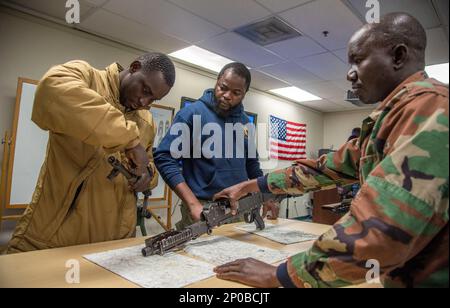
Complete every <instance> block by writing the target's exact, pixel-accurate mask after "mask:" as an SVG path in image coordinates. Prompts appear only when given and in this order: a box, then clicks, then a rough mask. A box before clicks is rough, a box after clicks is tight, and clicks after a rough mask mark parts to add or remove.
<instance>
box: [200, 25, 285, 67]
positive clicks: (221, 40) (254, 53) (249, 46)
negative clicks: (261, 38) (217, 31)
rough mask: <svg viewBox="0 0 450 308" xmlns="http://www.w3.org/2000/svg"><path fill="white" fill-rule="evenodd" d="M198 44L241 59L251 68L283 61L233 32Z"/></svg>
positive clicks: (237, 59)
mask: <svg viewBox="0 0 450 308" xmlns="http://www.w3.org/2000/svg"><path fill="white" fill-rule="evenodd" d="M198 46H199V47H202V48H204V49H206V50H209V51H211V52H215V53H217V54H219V55H221V56H224V57H226V58H229V59H232V60H235V61H240V62H242V63H244V64H245V65H248V66H250V67H251V68H258V67H261V66H264V65H271V64H275V63H280V62H282V61H283V60H282V59H281V58H280V57H278V56H276V55H274V54H273V53H271V52H269V51H267V50H265V49H263V48H262V47H260V46H258V45H256V44H255V43H252V42H250V41H249V40H247V39H244V38H243V37H241V36H239V35H238V34H236V33H233V32H229V33H225V34H222V35H219V36H216V37H214V38H212V39H209V40H206V41H204V42H202V43H200V44H199V45H198Z"/></svg>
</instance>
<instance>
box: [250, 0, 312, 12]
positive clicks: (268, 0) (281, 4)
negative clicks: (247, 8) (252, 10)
mask: <svg viewBox="0 0 450 308" xmlns="http://www.w3.org/2000/svg"><path fill="white" fill-rule="evenodd" d="M308 1H310V0H282V1H280V0H256V2H259V3H261V4H262V5H264V6H265V7H266V8H268V9H269V10H271V11H272V12H274V13H279V12H282V11H285V10H287V9H291V8H293V7H296V6H299V5H301V4H304V3H306V2H308Z"/></svg>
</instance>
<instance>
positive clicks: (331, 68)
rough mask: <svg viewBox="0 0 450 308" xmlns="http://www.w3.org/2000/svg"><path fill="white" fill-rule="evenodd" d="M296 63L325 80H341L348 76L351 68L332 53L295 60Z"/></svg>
mask: <svg viewBox="0 0 450 308" xmlns="http://www.w3.org/2000/svg"><path fill="white" fill-rule="evenodd" d="M295 63H297V64H298V65H300V66H301V67H303V68H304V69H306V70H308V71H310V72H311V73H313V74H315V75H316V76H319V77H320V78H322V79H323V80H335V79H341V78H344V77H346V76H347V71H348V68H349V66H348V65H346V64H344V62H342V60H340V59H339V58H338V57H336V56H335V55H334V54H332V53H324V54H320V55H315V56H311V57H306V58H302V59H297V60H295Z"/></svg>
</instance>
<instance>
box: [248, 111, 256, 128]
mask: <svg viewBox="0 0 450 308" xmlns="http://www.w3.org/2000/svg"><path fill="white" fill-rule="evenodd" d="M245 114H246V115H247V116H248V118H249V119H250V123H252V124H254V125H255V126H256V125H258V115H257V114H256V113H253V112H248V111H246V112H245Z"/></svg>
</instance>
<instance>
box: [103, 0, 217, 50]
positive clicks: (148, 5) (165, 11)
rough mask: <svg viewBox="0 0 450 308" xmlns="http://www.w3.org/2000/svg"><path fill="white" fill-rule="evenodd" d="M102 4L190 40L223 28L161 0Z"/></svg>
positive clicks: (114, 0)
mask: <svg viewBox="0 0 450 308" xmlns="http://www.w3.org/2000/svg"><path fill="white" fill-rule="evenodd" d="M103 8H105V9H107V10H109V11H111V12H113V13H116V14H118V15H121V16H123V17H126V18H128V19H131V20H134V21H136V22H139V23H141V24H144V25H148V26H150V27H153V28H154V29H158V30H159V31H160V32H162V33H166V34H168V35H170V36H172V37H176V38H179V39H181V40H183V41H188V42H191V43H193V44H194V43H196V42H199V41H202V40H205V39H207V38H210V37H213V36H215V35H217V34H220V33H223V32H224V31H225V29H223V28H221V27H219V26H216V25H214V24H212V23H210V22H207V21H206V20H204V19H202V18H200V17H198V16H195V15H194V14H191V13H189V12H187V11H185V10H183V9H181V8H179V7H177V6H176V5H174V4H171V3H168V2H165V1H163V0H152V1H147V0H134V1H123V0H110V1H109V2H108V3H106V4H105V5H104V6H103Z"/></svg>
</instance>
